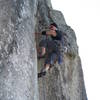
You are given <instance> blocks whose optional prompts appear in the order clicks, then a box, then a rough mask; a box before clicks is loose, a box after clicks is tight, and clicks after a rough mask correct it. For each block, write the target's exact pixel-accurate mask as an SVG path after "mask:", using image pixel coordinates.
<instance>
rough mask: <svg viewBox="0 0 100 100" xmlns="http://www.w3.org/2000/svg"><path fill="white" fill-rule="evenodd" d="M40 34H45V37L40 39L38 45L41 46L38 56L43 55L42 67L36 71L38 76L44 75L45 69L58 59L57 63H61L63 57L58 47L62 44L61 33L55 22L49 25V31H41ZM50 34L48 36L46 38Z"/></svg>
mask: <svg viewBox="0 0 100 100" xmlns="http://www.w3.org/2000/svg"><path fill="white" fill-rule="evenodd" d="M42 35H45V36H46V39H44V40H41V41H40V43H39V46H40V47H41V54H40V55H39V56H38V58H39V59H40V58H42V57H44V56H45V55H46V54H47V56H46V57H45V63H44V67H43V69H41V71H40V73H38V78H40V77H42V76H44V75H46V73H47V71H48V70H49V69H50V68H51V66H52V65H53V64H54V63H55V62H56V61H58V63H59V64H61V63H62V61H63V58H62V55H61V51H60V47H61V45H62V42H61V41H62V33H61V32H60V31H59V30H58V26H57V24H56V23H51V24H50V26H49V31H43V32H42ZM48 36H50V38H48Z"/></svg>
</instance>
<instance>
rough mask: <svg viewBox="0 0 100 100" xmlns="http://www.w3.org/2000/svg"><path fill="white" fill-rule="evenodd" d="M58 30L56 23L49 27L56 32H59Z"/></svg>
mask: <svg viewBox="0 0 100 100" xmlns="http://www.w3.org/2000/svg"><path fill="white" fill-rule="evenodd" d="M57 28H58V26H57V24H56V23H51V24H50V27H49V29H50V30H54V31H55V30H57Z"/></svg>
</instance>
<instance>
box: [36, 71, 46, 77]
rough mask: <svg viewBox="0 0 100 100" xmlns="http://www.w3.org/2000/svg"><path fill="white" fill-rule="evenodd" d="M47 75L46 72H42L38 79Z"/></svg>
mask: <svg viewBox="0 0 100 100" xmlns="http://www.w3.org/2000/svg"><path fill="white" fill-rule="evenodd" d="M45 75H46V72H40V73H38V78H40V77H42V76H45Z"/></svg>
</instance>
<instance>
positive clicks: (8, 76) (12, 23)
mask: <svg viewBox="0 0 100 100" xmlns="http://www.w3.org/2000/svg"><path fill="white" fill-rule="evenodd" d="M36 11H37V0H0V100H38V89H37V87H38V84H37V57H36V45H35V36H34V34H33V33H34V32H35V24H36V16H35V15H36Z"/></svg>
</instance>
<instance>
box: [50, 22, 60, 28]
mask: <svg viewBox="0 0 100 100" xmlns="http://www.w3.org/2000/svg"><path fill="white" fill-rule="evenodd" d="M50 25H53V26H55V27H56V28H58V26H57V24H56V23H51V24H50Z"/></svg>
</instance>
